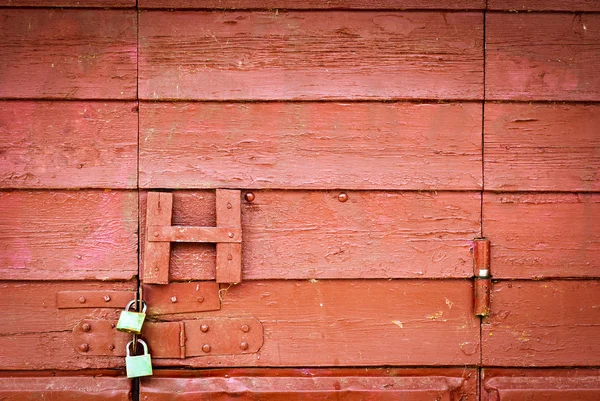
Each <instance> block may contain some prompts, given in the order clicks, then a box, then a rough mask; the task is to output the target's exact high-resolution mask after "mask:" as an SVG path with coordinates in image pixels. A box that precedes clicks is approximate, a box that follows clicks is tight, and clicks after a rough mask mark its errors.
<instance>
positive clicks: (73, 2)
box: [0, 0, 135, 8]
mask: <svg viewBox="0 0 600 401" xmlns="http://www.w3.org/2000/svg"><path fill="white" fill-rule="evenodd" d="M0 6H2V7H103V8H105V7H111V8H121V7H135V0H43V1H40V0H0Z"/></svg>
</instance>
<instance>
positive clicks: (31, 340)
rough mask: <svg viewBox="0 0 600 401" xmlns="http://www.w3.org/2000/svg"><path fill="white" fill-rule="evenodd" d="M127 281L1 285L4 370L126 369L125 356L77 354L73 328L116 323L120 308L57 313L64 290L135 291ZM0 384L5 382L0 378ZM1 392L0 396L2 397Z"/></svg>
mask: <svg viewBox="0 0 600 401" xmlns="http://www.w3.org/2000/svg"><path fill="white" fill-rule="evenodd" d="M136 287H137V283H136V282H135V281H129V282H123V283H118V282H112V283H106V282H105V283H100V282H92V281H86V282H47V283H40V282H38V283H23V282H20V283H12V282H2V283H0V306H1V307H2V310H3V322H4V324H3V325H2V327H0V369H4V370H15V369H23V370H25V369H26V370H45V369H61V370H73V369H84V368H90V367H97V368H115V367H123V366H124V359H123V358H121V357H103V358H98V357H86V356H85V355H82V354H80V353H79V352H77V351H76V350H75V348H74V347H78V346H79V345H80V344H74V343H73V332H72V331H73V328H74V327H75V325H76V324H77V323H78V322H79V321H81V320H82V319H84V318H86V317H87V318H97V319H104V318H106V319H118V318H119V315H120V313H121V310H120V309H114V308H89V309H81V308H77V309H58V307H57V294H58V292H60V291H85V290H90V291H101V290H131V291H135V289H136ZM0 380H1V379H0ZM0 394H1V393H0Z"/></svg>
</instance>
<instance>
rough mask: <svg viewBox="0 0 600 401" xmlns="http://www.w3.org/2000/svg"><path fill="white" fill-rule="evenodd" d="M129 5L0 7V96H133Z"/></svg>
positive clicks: (134, 73) (134, 58) (133, 26)
mask: <svg viewBox="0 0 600 401" xmlns="http://www.w3.org/2000/svg"><path fill="white" fill-rule="evenodd" d="M136 17H137V15H136V12H135V11H134V10H130V11H125V10H93V11H86V10H53V9H10V8H7V9H3V10H0V67H1V68H2V75H1V76H0V97H4V98H61V99H63V98H68V99H98V98H99V99H134V98H135V97H136V77H137V68H136V63H137V40H136V29H137V27H136V25H137V19H136Z"/></svg>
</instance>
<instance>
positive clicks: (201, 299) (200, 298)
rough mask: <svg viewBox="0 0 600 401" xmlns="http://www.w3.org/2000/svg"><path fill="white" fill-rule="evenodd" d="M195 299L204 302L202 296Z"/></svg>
mask: <svg viewBox="0 0 600 401" xmlns="http://www.w3.org/2000/svg"><path fill="white" fill-rule="evenodd" d="M196 301H198V302H199V303H202V302H204V297H198V298H196Z"/></svg>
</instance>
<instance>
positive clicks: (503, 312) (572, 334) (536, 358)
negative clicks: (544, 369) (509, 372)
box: [481, 280, 600, 366]
mask: <svg viewBox="0 0 600 401" xmlns="http://www.w3.org/2000/svg"><path fill="white" fill-rule="evenodd" d="M481 335H482V353H483V355H482V363H483V365H484V366H486V365H487V366H598V364H599V361H600V359H599V357H598V356H599V355H600V343H598V341H596V339H597V338H598V337H599V336H600V281H598V280H547V281H546V280H545V281H501V282H496V283H493V284H492V293H491V314H490V315H489V316H488V317H487V318H485V319H484V320H483V325H482V331H481Z"/></svg>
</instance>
